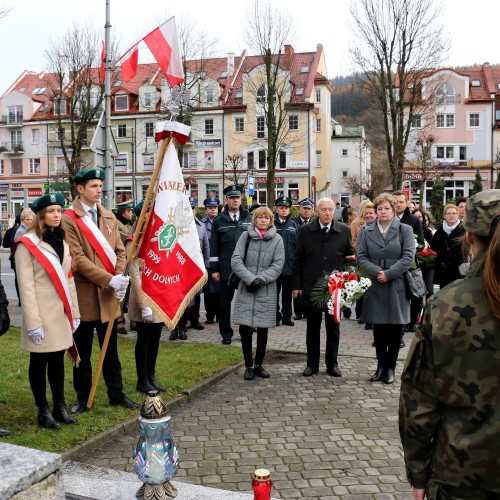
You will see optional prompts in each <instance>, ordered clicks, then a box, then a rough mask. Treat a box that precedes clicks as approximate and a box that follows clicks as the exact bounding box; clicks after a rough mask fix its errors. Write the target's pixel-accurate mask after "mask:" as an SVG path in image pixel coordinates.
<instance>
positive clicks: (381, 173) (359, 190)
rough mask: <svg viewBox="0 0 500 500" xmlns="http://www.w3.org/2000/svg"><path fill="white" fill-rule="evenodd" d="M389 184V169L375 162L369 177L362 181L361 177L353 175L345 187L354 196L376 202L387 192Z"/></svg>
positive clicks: (346, 181) (345, 183)
mask: <svg viewBox="0 0 500 500" xmlns="http://www.w3.org/2000/svg"><path fill="white" fill-rule="evenodd" d="M388 182H390V180H389V175H388V171H387V168H385V166H384V165H383V164H381V163H380V162H378V163H377V162H374V163H372V168H371V171H370V176H369V177H367V178H364V179H361V180H360V178H359V176H357V175H352V176H350V177H347V179H345V180H344V186H345V188H346V189H347V191H349V193H351V194H352V195H353V196H356V195H360V196H364V197H365V198H368V199H370V200H374V199H375V198H376V197H377V196H378V195H379V194H380V193H382V192H383V191H385V189H386V187H387V183H388Z"/></svg>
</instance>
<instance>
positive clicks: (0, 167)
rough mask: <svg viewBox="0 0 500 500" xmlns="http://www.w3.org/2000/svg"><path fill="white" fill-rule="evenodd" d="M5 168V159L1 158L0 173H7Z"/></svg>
mask: <svg viewBox="0 0 500 500" xmlns="http://www.w3.org/2000/svg"><path fill="white" fill-rule="evenodd" d="M4 168H5V165H4V162H3V160H0V175H4V174H5V170H4Z"/></svg>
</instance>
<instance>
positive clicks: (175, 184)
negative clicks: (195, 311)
mask: <svg viewBox="0 0 500 500" xmlns="http://www.w3.org/2000/svg"><path fill="white" fill-rule="evenodd" d="M138 257H139V258H141V259H143V260H144V266H143V270H142V290H141V299H142V300H143V301H144V302H145V303H147V304H148V305H149V306H150V307H151V308H152V309H153V310H154V311H155V312H157V313H158V315H159V316H160V317H161V318H162V319H163V321H164V322H165V324H166V325H167V327H168V328H169V329H171V330H172V329H173V328H175V326H176V325H177V323H178V321H179V319H180V318H181V316H182V314H183V312H184V310H185V309H186V307H187V305H188V304H189V302H190V301H191V300H192V298H193V297H194V296H195V295H196V293H197V292H199V291H200V290H201V288H202V287H203V285H204V284H205V283H206V282H207V276H208V274H207V271H206V269H205V264H204V262H203V255H202V252H201V249H200V241H199V239H198V231H197V230H196V224H195V222H194V217H193V210H192V209H191V204H190V202H189V198H188V196H187V194H186V186H185V184H184V179H183V178H182V172H181V167H180V165H179V160H178V158H177V152H176V150H175V146H174V142H173V141H172V142H171V143H170V145H169V146H168V148H167V150H166V152H165V156H164V158H163V162H162V166H161V171H160V174H159V179H158V190H157V194H156V199H155V202H154V204H153V206H152V207H151V210H150V213H149V219H148V222H147V226H146V229H145V231H144V237H143V240H142V244H141V248H140V250H139V253H138Z"/></svg>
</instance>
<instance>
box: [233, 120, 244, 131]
mask: <svg viewBox="0 0 500 500" xmlns="http://www.w3.org/2000/svg"><path fill="white" fill-rule="evenodd" d="M234 131H235V132H245V118H235V119H234Z"/></svg>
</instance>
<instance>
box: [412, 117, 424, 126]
mask: <svg viewBox="0 0 500 500" xmlns="http://www.w3.org/2000/svg"><path fill="white" fill-rule="evenodd" d="M411 128H422V115H413V116H412V120H411Z"/></svg>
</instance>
